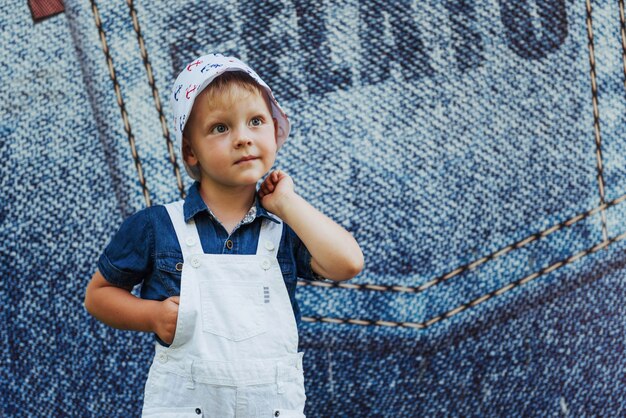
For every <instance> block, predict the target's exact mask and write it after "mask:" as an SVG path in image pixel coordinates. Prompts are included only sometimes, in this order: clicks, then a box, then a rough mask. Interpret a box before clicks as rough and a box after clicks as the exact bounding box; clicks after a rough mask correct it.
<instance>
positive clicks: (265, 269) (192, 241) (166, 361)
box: [143, 200, 306, 418]
mask: <svg viewBox="0 0 626 418" xmlns="http://www.w3.org/2000/svg"><path fill="white" fill-rule="evenodd" d="M165 207H166V209H167V211H168V213H169V215H170V218H171V219H172V223H173V224H174V229H175V231H176V235H177V237H178V241H179V243H180V247H181V249H182V253H183V260H184V263H183V267H182V275H181V290H180V305H179V311H178V320H177V324H176V334H175V337H174V341H173V342H172V344H171V346H170V347H163V346H161V345H160V344H158V343H157V344H156V352H155V357H154V361H153V362H152V366H151V367H150V372H149V375H148V381H147V382H146V388H145V397H144V406H143V416H144V417H152V418H154V417H171V418H174V417H176V418H179V417H180V418H183V417H194V418H197V417H237V418H239V417H304V401H305V399H306V396H305V394H304V375H303V372H302V353H298V330H297V327H296V322H295V318H294V314H293V309H292V308H291V302H290V300H289V295H288V294H287V288H286V287H285V283H284V281H283V276H282V273H281V270H280V266H279V265H278V260H277V258H276V254H277V252H278V246H279V244H280V238H281V234H282V229H283V224H282V222H281V223H279V224H277V223H275V222H272V221H270V220H268V219H263V223H262V226H261V233H260V236H259V243H258V247H257V252H256V254H255V255H227V254H204V253H203V251H202V245H201V244H200V237H199V235H198V231H197V229H196V225H195V223H194V221H193V219H192V220H190V221H189V222H188V223H185V221H184V215H183V201H182V200H181V201H178V202H174V203H170V204H168V205H166V206H165Z"/></svg>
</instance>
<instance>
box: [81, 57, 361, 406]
mask: <svg viewBox="0 0 626 418" xmlns="http://www.w3.org/2000/svg"><path fill="white" fill-rule="evenodd" d="M172 107H173V109H174V116H175V119H174V120H175V125H176V126H175V132H176V136H177V139H178V140H180V141H181V144H182V155H183V161H184V164H185V168H186V169H187V172H188V173H189V175H190V176H191V177H192V178H193V179H194V180H196V182H195V183H194V184H193V185H192V186H191V187H190V188H189V193H188V195H187V197H186V198H185V200H184V201H182V200H181V201H178V202H174V203H170V204H168V205H165V206H154V207H150V208H146V209H144V210H141V211H139V212H137V213H136V214H134V215H133V216H131V217H130V218H128V219H127V220H126V221H125V222H124V223H123V224H122V226H121V228H120V230H119V231H118V232H117V234H116V235H115V236H114V237H113V239H112V240H111V243H110V244H109V245H108V246H107V248H106V249H105V251H104V253H103V254H102V256H101V257H100V260H99V262H98V270H97V271H96V273H95V274H94V276H93V278H92V279H91V282H90V283H89V286H88V287H87V292H86V296H85V307H86V308H87V310H88V311H89V313H91V314H92V315H93V316H94V317H96V318H97V319H99V320H101V321H102V322H104V323H106V324H108V325H110V326H113V327H116V328H121V329H130V330H137V331H148V332H153V333H155V334H156V338H157V343H156V344H155V347H156V348H155V359H154V361H153V363H152V366H151V368H150V372H149V375H148V381H147V383H146V387H145V396H144V407H143V416H149V417H185V416H189V417H191V416H194V417H198V416H205V417H207V416H211V417H214V416H231V417H234V416H237V417H256V416H259V417H269V416H276V417H278V416H280V417H302V416H304V414H303V411H304V401H305V398H306V397H305V394H304V377H303V373H302V353H298V333H297V326H296V323H297V321H298V320H299V310H298V306H297V304H296V302H295V298H294V297H295V287H296V276H299V277H303V278H305V279H313V280H314V279H316V278H318V277H319V276H321V277H324V278H328V279H331V280H346V279H349V278H352V277H354V276H355V275H357V274H358V273H359V272H360V271H361V269H362V267H363V254H362V253H361V250H360V248H359V246H358V244H357V243H356V241H355V240H354V239H353V238H352V236H351V235H350V234H349V233H348V232H347V231H345V230H344V229H343V228H341V227H340V226H339V225H337V224H336V223H335V222H333V221H332V220H330V219H329V218H327V217H326V216H324V215H323V214H321V213H320V212H319V211H317V210H316V209H314V208H313V207H312V206H310V205H309V204H308V203H307V202H306V201H305V200H304V199H302V198H301V197H300V196H298V195H297V194H296V193H295V192H294V185H293V181H292V180H291V178H290V177H289V176H288V175H287V174H286V173H284V172H282V171H280V170H276V171H273V172H271V173H270V174H269V175H268V176H267V177H266V179H265V180H264V181H263V183H262V184H261V186H260V188H259V190H258V192H257V190H256V184H257V182H258V181H259V180H260V179H261V178H262V177H263V176H264V175H265V174H267V173H268V171H269V170H270V169H271V167H272V165H273V164H274V160H275V156H276V151H277V149H278V148H280V146H281V145H282V144H283V143H284V142H285V139H286V138H287V136H288V135H289V129H290V125H289V121H288V119H287V116H286V115H285V113H284V112H283V111H282V109H281V108H280V106H279V105H278V102H277V101H276V100H275V99H274V97H273V95H272V92H271V90H270V88H269V87H268V86H267V85H266V84H265V83H264V82H263V81H262V80H261V79H260V78H259V76H258V75H257V74H256V73H255V72H254V71H253V70H252V69H250V68H249V67H248V66H247V65H245V64H244V63H243V62H241V61H239V60H238V59H236V58H231V57H224V56H221V55H219V54H212V55H205V56H202V57H200V58H198V59H196V60H194V61H193V62H191V63H190V64H189V65H187V66H186V67H185V68H184V69H183V71H182V72H181V73H180V75H179V76H178V78H177V80H176V82H175V84H174V88H173V94H172ZM283 221H284V223H283ZM287 224H288V225H289V226H288V225H287ZM139 283H142V288H141V298H137V297H135V296H133V295H132V294H131V293H130V291H131V289H132V288H133V287H134V286H135V285H137V284H139Z"/></svg>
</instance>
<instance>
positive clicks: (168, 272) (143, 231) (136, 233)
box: [98, 182, 322, 325]
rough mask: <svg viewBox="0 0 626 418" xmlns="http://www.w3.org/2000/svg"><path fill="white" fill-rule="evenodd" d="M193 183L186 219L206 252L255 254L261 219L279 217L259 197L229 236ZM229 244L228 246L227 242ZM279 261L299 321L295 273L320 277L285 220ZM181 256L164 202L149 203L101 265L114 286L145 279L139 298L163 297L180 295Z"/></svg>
mask: <svg viewBox="0 0 626 418" xmlns="http://www.w3.org/2000/svg"><path fill="white" fill-rule="evenodd" d="M199 186H200V184H199V183H198V182H195V183H194V184H193V185H192V186H191V187H190V188H189V191H188V193H187V197H186V198H185V202H184V205H183V212H184V216H185V221H189V220H190V219H191V218H193V219H194V220H195V222H196V227H197V228H198V234H199V235H200V241H201V243H202V249H203V250H204V252H205V253H207V254H256V249H257V243H258V240H259V233H260V228H261V222H262V220H263V219H264V218H265V219H269V220H270V221H272V222H278V221H277V220H276V218H275V217H274V216H273V215H272V214H270V213H269V212H267V211H266V210H265V209H264V208H263V206H261V204H260V201H259V199H258V196H257V197H256V198H255V203H254V205H253V206H252V207H251V208H250V211H249V212H248V213H247V215H246V216H245V217H244V219H242V221H241V222H240V223H239V225H237V227H235V229H234V230H233V232H232V233H231V234H230V235H229V234H228V232H227V231H226V229H225V228H224V227H223V226H222V224H221V223H220V222H219V221H218V220H217V218H216V217H215V216H214V215H213V213H212V212H211V210H210V209H209V208H208V207H207V205H206V203H205V202H204V200H203V199H202V197H201V196H200V190H199ZM229 240H230V241H231V242H232V245H231V244H228V245H227V241H229ZM277 258H278V263H279V265H280V269H281V271H282V274H283V279H284V281H285V285H286V287H287V293H288V294H289V299H290V300H291V306H292V308H293V313H294V316H295V318H296V323H297V324H298V325H299V324H300V309H299V307H298V303H297V301H296V299H295V293H296V284H297V279H296V278H297V277H300V278H303V279H307V280H320V279H322V278H321V277H320V276H318V275H317V274H315V273H314V272H313V270H312V269H311V254H310V253H309V251H308V250H307V248H306V247H305V246H304V244H303V243H302V241H301V240H300V239H299V238H298V236H297V235H296V234H295V232H294V231H293V230H292V229H291V228H290V227H289V226H288V225H287V224H284V227H283V234H282V238H281V241H280V248H279V249H278V254H277ZM182 261H183V256H182V252H181V249H180V245H179V243H178V238H177V237H176V232H175V231H174V226H173V225H172V222H171V220H170V217H169V215H168V213H167V210H166V209H165V206H162V205H158V206H151V207H148V208H145V209H142V210H140V211H138V212H136V213H135V214H133V215H131V216H130V217H128V218H127V219H126V220H125V221H124V222H123V223H122V225H121V227H120V228H119V230H118V231H117V233H116V234H115V235H114V236H113V238H112V239H111V241H110V242H109V244H108V245H107V247H106V248H105V250H104V252H103V253H102V255H101V256H100V259H99V260H98V269H99V270H100V273H101V274H102V275H103V276H104V278H105V279H106V280H107V281H108V282H110V283H111V284H113V285H116V286H122V287H131V286H136V285H138V284H141V297H142V298H144V299H152V300H164V299H167V298H168V297H170V296H178V295H179V294H180V279H181V272H180V271H179V269H180V266H179V268H177V264H178V263H182Z"/></svg>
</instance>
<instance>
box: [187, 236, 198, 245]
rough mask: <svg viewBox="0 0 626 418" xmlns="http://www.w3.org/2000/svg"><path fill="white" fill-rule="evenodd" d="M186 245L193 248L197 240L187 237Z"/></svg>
mask: <svg viewBox="0 0 626 418" xmlns="http://www.w3.org/2000/svg"><path fill="white" fill-rule="evenodd" d="M185 244H187V246H188V247H193V246H194V245H196V240H195V239H193V238H192V237H187V240H186V241H185Z"/></svg>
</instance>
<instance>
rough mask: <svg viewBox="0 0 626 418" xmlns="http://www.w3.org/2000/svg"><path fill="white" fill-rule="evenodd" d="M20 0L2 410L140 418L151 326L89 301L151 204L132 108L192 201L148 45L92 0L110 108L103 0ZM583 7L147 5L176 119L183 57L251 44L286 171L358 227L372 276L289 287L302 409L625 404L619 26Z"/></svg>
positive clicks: (3, 216) (152, 189) (167, 191)
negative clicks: (146, 328) (143, 330)
mask: <svg viewBox="0 0 626 418" xmlns="http://www.w3.org/2000/svg"><path fill="white" fill-rule="evenodd" d="M25 3H26V2H24V4H21V3H20V4H17V3H16V4H3V5H1V6H0V12H1V13H0V22H1V23H2V25H1V30H2V34H3V35H4V37H3V40H4V41H5V42H3V46H4V48H3V52H1V54H2V55H3V60H2V61H1V62H2V65H0V80H2V83H1V84H0V86H1V87H0V92H1V93H2V97H3V98H6V99H3V100H2V101H0V106H1V109H0V110H1V111H2V113H1V114H2V123H1V124H0V137H1V141H0V155H1V156H2V157H3V164H2V165H1V167H2V173H1V176H0V178H1V179H2V192H3V197H2V199H0V255H1V257H2V259H1V263H0V271H1V280H0V296H1V297H2V300H3V302H4V303H3V308H2V310H0V312H1V314H0V320H2V323H3V324H5V327H4V328H3V329H5V330H6V331H5V332H2V333H0V336H1V337H0V338H1V341H0V347H2V349H1V350H2V351H1V355H0V359H1V360H0V361H1V362H2V366H1V368H0V385H1V386H0V394H1V395H0V397H1V398H0V408H1V409H0V415H2V416H26V415H29V414H30V415H41V414H49V415H51V416H80V417H83V416H84V417H91V416H93V417H99V416H107V417H129V416H138V414H139V411H140V407H141V403H142V390H143V383H144V381H145V378H146V373H147V368H148V365H149V361H150V356H151V353H152V344H151V343H152V340H151V336H149V335H143V334H138V333H131V332H124V331H117V330H113V329H110V328H107V327H106V326H104V325H102V324H100V323H98V322H97V321H95V320H94V319H93V318H91V317H90V316H89V315H88V314H87V313H86V312H85V311H84V309H83V307H82V300H83V295H84V289H85V286H86V285H87V282H88V281H89V279H90V277H91V275H92V274H93V271H94V270H95V268H96V262H97V259H98V256H99V254H100V253H101V252H102V250H103V249H104V247H105V246H106V244H107V242H108V241H109V239H110V238H111V237H112V236H113V234H114V233H115V231H116V229H117V227H118V226H119V225H120V223H121V222H122V220H123V219H124V218H126V217H127V216H128V215H130V214H131V213H134V212H136V211H137V210H139V209H141V208H143V207H144V206H145V205H146V202H145V200H144V194H143V189H142V186H141V184H140V182H139V176H138V174H137V173H138V172H137V169H136V166H135V162H134V160H133V157H132V152H131V147H130V145H129V140H128V134H127V132H126V131H125V128H124V121H123V118H122V114H123V113H125V114H126V115H127V116H128V123H129V125H128V126H130V128H131V131H132V136H133V138H134V142H135V146H136V151H137V155H138V156H139V158H140V161H141V170H142V173H143V175H144V176H145V179H146V185H147V187H148V191H149V195H150V197H151V199H152V203H154V204H161V203H166V202H170V201H173V200H175V199H178V198H180V191H179V188H178V183H177V181H176V177H175V169H174V166H173V165H172V164H171V163H170V161H169V152H168V148H167V143H166V140H165V138H164V133H163V130H162V125H161V121H160V117H159V113H158V111H157V106H156V105H155V100H154V98H153V97H154V96H153V89H152V88H151V86H150V83H149V77H148V75H147V74H148V73H147V70H146V68H145V65H144V62H148V61H144V57H142V55H141V51H140V49H139V43H138V39H137V36H138V34H137V32H136V30H135V29H134V28H133V20H132V16H133V13H131V10H130V9H129V7H128V6H127V4H126V3H125V2H121V3H120V2H103V1H98V2H97V3H96V5H97V8H98V12H99V16H100V18H101V20H102V31H103V32H102V33H103V34H104V35H103V36H105V37H106V42H107V45H108V48H109V53H110V57H111V59H112V64H113V68H114V70H115V75H116V82H117V83H118V85H119V92H120V93H121V97H122V99H123V103H124V107H123V108H121V107H120V105H118V98H117V97H116V90H115V85H114V83H113V82H112V81H111V78H110V75H109V67H108V65H107V58H106V56H105V54H104V53H103V51H102V42H101V39H102V36H101V33H100V32H99V30H98V28H97V27H96V24H95V20H94V14H93V11H92V7H91V4H90V3H89V2H87V1H85V0H81V1H77V0H67V1H66V2H65V5H66V12H65V13H64V14H61V15H57V16H55V17H53V18H50V19H48V20H45V21H43V22H41V23H38V24H35V25H33V23H32V20H31V17H30V13H29V12H28V9H27V7H26V4H25ZM589 3H590V5H591V6H592V10H591V13H590V14H588V11H587V2H586V1H583V0H569V1H566V0H515V1H508V2H505V1H496V0H479V1H475V2H470V1H465V0H463V1H451V0H443V1H438V0H426V1H421V2H406V1H398V2H383V1H376V0H364V1H359V2H357V1H354V0H353V1H344V2H320V3H315V4H314V3H312V2H305V1H301V0H295V1H282V0H281V1H278V0H271V1H270V0H264V1H255V2H252V1H248V0H246V1H239V2H235V1H214V2H208V3H207V2H200V1H197V2H196V1H180V2H175V4H172V2H164V1H161V0H158V1H150V2H148V1H137V2H134V12H135V13H134V15H135V16H136V18H137V22H138V24H139V26H138V28H139V29H140V33H141V37H142V38H141V39H142V42H143V44H144V45H145V48H146V51H147V53H148V55H147V57H146V59H147V60H149V63H150V70H151V74H152V75H153V77H154V87H156V89H157V90H158V92H159V98H160V102H161V103H162V105H163V112H164V120H165V124H166V125H167V124H170V123H171V121H172V115H171V113H170V110H169V108H168V105H167V99H166V97H167V92H168V91H169V88H170V86H171V83H172V81H173V79H174V77H175V75H176V74H177V72H178V70H179V69H180V68H181V66H182V65H183V63H185V62H186V61H187V60H189V59H191V58H193V57H195V56H197V55H199V54H201V53H207V52H212V51H220V52H223V53H226V54H234V55H237V56H239V57H240V58H242V59H243V60H244V61H246V62H248V63H249V64H250V65H251V66H252V67H253V68H255V70H257V71H258V73H259V74H260V75H261V76H262V77H263V79H264V80H265V81H267V82H268V84H269V85H271V86H272V89H273V91H274V92H275V94H276V96H277V98H278V100H279V101H280V103H281V105H283V106H284V108H285V109H286V111H287V113H288V114H289V116H290V120H291V121H292V123H293V129H292V135H291V136H290V138H289V139H288V141H287V142H286V144H285V146H284V147H283V148H282V149H281V151H280V153H279V158H278V160H277V163H276V166H277V167H280V168H281V169H284V170H285V171H286V172H288V173H289V174H290V175H292V176H293V178H294V179H295V182H296V187H297V191H298V192H299V193H300V194H301V195H302V196H304V197H305V198H306V199H307V200H308V201H310V202H311V203H312V204H313V205H315V206H316V207H318V208H320V209H321V210H322V211H323V212H325V213H327V214H329V215H330V216H332V217H333V218H334V219H336V220H337V221H338V222H340V223H341V224H342V225H344V226H345V227H346V228H347V229H348V230H350V231H351V232H352V233H353V234H354V235H355V237H356V238H357V239H358V241H359V242H360V243H361V245H362V248H363V250H364V253H365V257H366V268H365V270H364V271H363V273H362V274H361V275H360V276H359V277H357V278H356V279H354V280H353V281H352V282H351V283H352V284H357V285H365V284H372V285H379V286H383V287H382V288H370V289H369V290H368V289H363V288H360V289H353V288H325V287H320V286H311V285H308V286H298V288H297V298H298V301H299V304H300V308H301V311H302V317H303V322H302V324H301V327H300V334H301V348H302V350H304V351H305V353H306V354H305V357H304V362H305V364H304V366H305V373H306V389H307V396H308V400H307V408H306V412H307V415H308V416H312V417H318V416H319V417H323V416H346V417H354V416H363V417H370V416H406V417H414V416H428V417H431V416H435V417H438V416H459V417H468V416H476V417H482V416H484V417H492V416H539V417H560V416H571V417H592V416H622V415H624V411H625V410H626V397H625V393H624V392H625V390H624V369H625V368H626V361H625V360H624V335H625V333H626V322H625V321H624V318H625V314H626V308H625V305H624V300H625V296H626V295H625V293H626V292H625V287H624V280H623V277H624V274H625V271H626V270H625V261H626V257H625V256H624V254H625V253H624V250H625V245H624V242H623V241H621V238H622V237H621V234H623V233H624V232H625V231H626V226H625V224H624V221H625V220H626V207H625V206H624V204H623V203H618V204H612V205H610V206H609V207H604V206H601V204H602V202H611V201H613V200H614V199H618V198H620V197H621V196H623V195H624V193H625V192H626V160H625V159H624V150H626V135H625V132H626V130H625V128H626V89H625V87H624V67H623V56H622V54H623V49H622V38H621V33H620V31H621V28H622V23H621V22H620V10H619V2H599V1H590V2H589ZM590 33H591V34H593V37H592V38H590V36H589V34H590ZM590 43H592V45H591V46H592V48H590ZM590 51H591V53H592V56H591V58H590ZM594 86H595V87H594ZM594 106H595V108H596V111H595V112H594ZM170 138H173V135H171V134H170ZM598 144H599V146H598ZM179 146H180V144H176V143H175V144H174V145H173V149H174V150H178V148H179ZM598 150H600V151H601V153H599V152H598ZM176 157H177V159H178V161H179V164H180V155H178V154H177V155H176ZM600 163H601V164H600ZM600 168H601V169H600ZM183 181H184V184H185V186H186V187H188V186H189V185H190V184H191V181H190V179H189V178H188V177H186V176H184V175H183ZM620 202H621V200H620ZM597 208H600V209H597ZM592 210H593V212H592V214H591V215H588V216H582V217H578V215H582V214H585V213H588V212H589V211H592ZM559 224H562V225H561V226H560V227H558V228H556V229H551V228H552V227H553V226H555V225H559ZM542 232H544V234H543V235H545V234H546V233H548V232H550V233H549V234H548V235H547V236H545V237H541V238H540V236H541V234H540V233H542ZM533 234H539V235H536V236H533ZM605 235H606V239H607V240H612V239H613V238H615V237H617V238H619V239H620V240H619V241H615V242H613V241H605ZM528 237H530V238H529V239H528V240H526V238H528ZM603 242H610V244H609V245H607V246H606V247H602V248H600V247H595V246H596V245H598V244H602V243H603ZM516 243H517V244H516ZM506 248H508V250H507V251H503V252H499V250H501V249H506ZM590 249H593V250H594V251H593V252H586V251H585V250H590ZM500 254H501V255H500ZM485 257H486V258H485ZM480 260H483V261H484V260H486V261H484V262H481V263H479V264H480V265H476V263H475V262H477V261H480ZM561 262H562V263H561ZM467 265H476V266H475V268H472V269H469V268H465V269H464V268H462V267H463V266H467ZM548 267H550V269H549V271H548V272H546V268H548ZM459 268H460V270H457V269H459ZM455 271H456V272H457V273H458V274H457V273H455ZM459 272H460V273H459ZM448 273H451V274H448ZM452 273H454V274H452ZM534 273H538V274H537V275H533V274H534ZM450 275H452V276H453V277H451V278H449V279H447V280H443V281H441V280H439V281H437V283H438V284H436V285H433V286H431V287H429V288H428V289H426V290H424V291H420V292H415V291H412V292H406V291H402V289H401V288H400V290H399V289H398V288H396V289H395V290H394V289H393V288H391V287H385V286H406V287H411V288H417V287H419V286H421V285H425V284H426V283H428V282H430V281H432V280H433V279H436V278H439V277H442V276H445V277H447V276H450ZM527 277H530V279H529V280H528V281H524V280H523V279H524V278H527ZM520 281H523V283H524V284H522V282H520ZM510 283H513V284H514V286H513V287H512V288H510V289H509V288H508V287H507V286H508V285H509V284H510ZM376 289H379V290H376ZM380 289H386V290H384V291H382V290H380ZM498 289H509V290H506V291H503V292H500V293H497V292H498ZM484 295H486V297H485V298H483V296H484ZM476 300H478V301H482V302H481V303H478V304H476V303H474V304H473V305H470V304H469V303H470V302H471V301H476ZM458 307H461V308H462V309H461V310H459V309H457V308H458ZM446 312H451V313H450V314H448V315H447V316H442V314H444V313H446ZM321 318H331V319H334V320H336V319H343V320H349V321H351V323H336V322H337V321H335V322H328V321H329V320H325V321H327V322H324V321H322V319H321ZM433 318H443V319H440V320H438V321H436V322H434V323H432V324H431V325H430V326H428V327H426V328H425V329H415V328H411V327H410V326H407V324H401V325H403V326H393V325H397V324H398V323H403V322H408V323H416V324H428V323H429V322H428V321H429V320H431V319H433ZM355 320H356V321H355ZM359 320H362V321H359ZM381 320H382V321H386V322H377V323H376V322H375V321H381ZM311 321H314V322H311ZM364 324H372V325H364ZM409 325H410V324H409ZM44 411H45V412H44Z"/></svg>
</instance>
